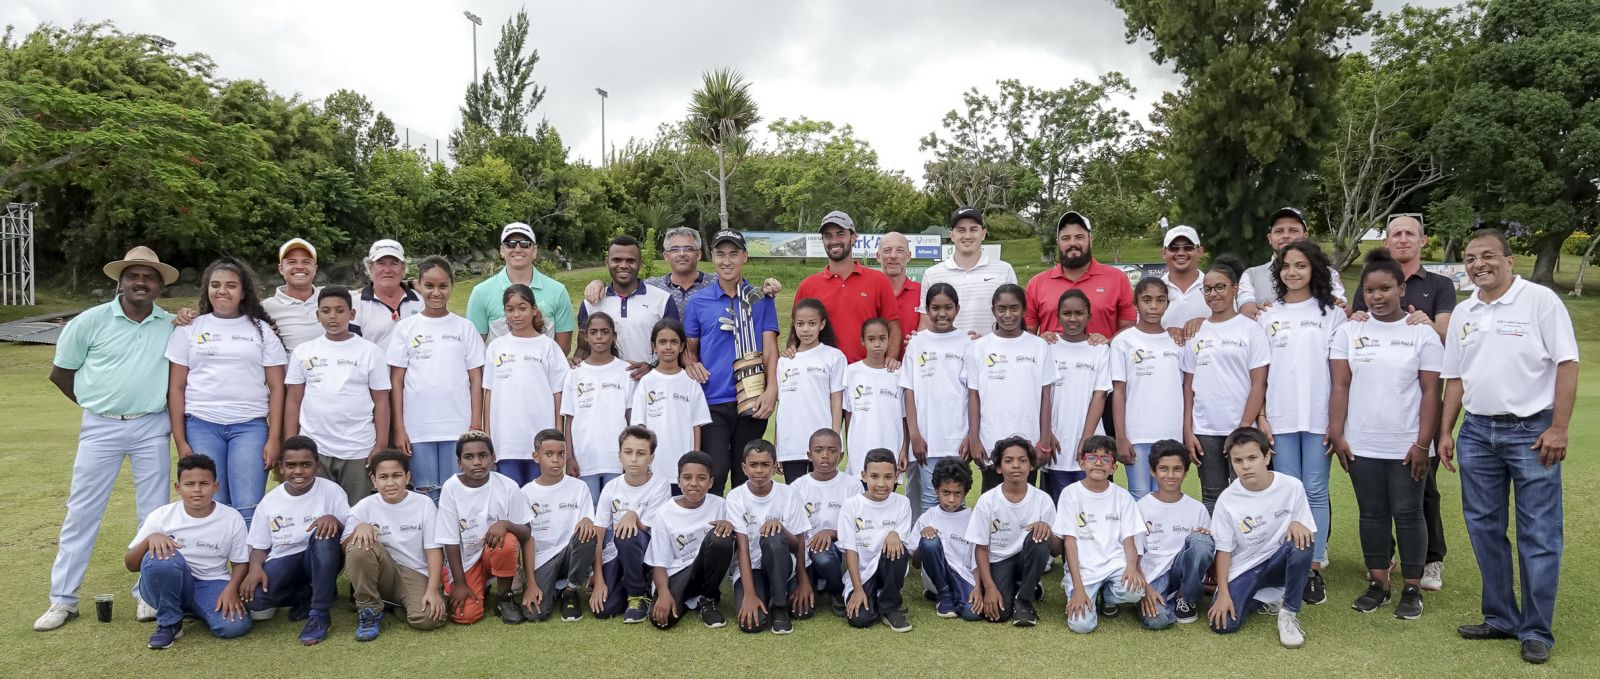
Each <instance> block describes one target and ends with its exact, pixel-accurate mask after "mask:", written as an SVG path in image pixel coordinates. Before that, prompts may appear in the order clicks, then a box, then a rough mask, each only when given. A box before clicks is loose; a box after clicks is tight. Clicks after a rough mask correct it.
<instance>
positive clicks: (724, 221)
mask: <svg viewBox="0 0 1600 679" xmlns="http://www.w3.org/2000/svg"><path fill="white" fill-rule="evenodd" d="M759 122H761V109H760V107H759V106H757V105H756V99H755V96H753V95H751V94H750V83H749V82H748V81H746V80H745V79H744V76H743V75H742V74H740V73H739V72H738V71H736V70H733V69H728V68H723V69H718V70H715V71H712V72H709V73H706V74H704V75H703V76H702V77H701V82H700V87H699V88H698V89H696V90H695V91H694V92H692V93H690V94H689V121H688V125H687V130H688V134H689V138H690V139H692V140H694V142H695V143H697V144H699V145H701V146H703V147H705V148H706V149H707V150H709V151H711V153H712V155H715V156H716V158H717V169H716V174H714V175H713V174H711V171H710V170H706V174H707V175H709V176H710V177H711V179H712V180H713V181H715V182H716V184H717V205H718V214H717V217H718V220H719V222H720V223H721V225H722V226H721V228H724V229H726V228H728V178H729V177H730V176H732V175H733V173H734V171H736V170H737V169H738V168H739V162H740V161H741V160H743V159H744V156H745V153H747V152H748V151H749V150H750V137H749V136H748V134H747V133H748V131H749V130H750V128H751V127H754V126H755V124H756V123H759Z"/></svg>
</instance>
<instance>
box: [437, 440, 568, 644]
mask: <svg viewBox="0 0 1600 679" xmlns="http://www.w3.org/2000/svg"><path fill="white" fill-rule="evenodd" d="M456 464H458V465H459V466H460V467H461V473H460V474H456V475H455V476H452V477H450V478H449V479H448V480H446V481H445V482H444V487H443V488H441V489H440V490H439V515H438V521H437V524H436V527H435V530H434V537H435V538H436V539H437V540H438V541H439V545H440V546H442V547H444V557H445V562H446V563H447V564H448V565H449V566H450V580H449V581H447V582H446V583H445V585H444V593H445V596H447V597H450V620H452V621H454V622H455V623H456V624H458V625H470V624H472V623H475V622H477V621H479V620H482V619H483V614H484V597H486V596H487V592H488V588H489V578H490V577H494V578H495V586H494V588H495V591H496V592H498V593H499V594H500V601H499V602H498V603H497V604H495V612H496V613H498V614H499V615H500V621H501V622H504V623H506V624H507V625H515V624H518V623H521V622H522V621H523V620H525V619H526V618H527V615H526V614H525V613H524V609H531V608H534V607H535V606H538V605H539V604H540V603H541V602H542V601H543V600H544V592H542V591H541V590H540V589H539V581H538V580H537V579H536V578H535V577H534V575H535V574H534V571H533V568H534V564H535V563H536V559H535V555H534V551H533V536H532V535H531V534H530V532H529V529H528V524H529V523H531V522H532V521H533V512H532V511H531V510H530V509H529V508H528V502H527V498H525V497H523V495H522V490H521V489H520V488H517V482H516V481H512V480H511V479H510V477H507V476H505V475H503V474H500V473H498V472H496V471H494V442H493V441H491V440H489V435H488V434H486V433H484V432H481V431H478V430H472V431H469V432H467V433H465V434H462V435H461V437H460V438H458V439H456ZM519 552H520V554H521V557H522V582H523V585H524V587H525V590H524V591H523V593H522V597H521V599H520V600H519V599H518V598H517V596H516V593H515V592H513V591H511V588H512V578H514V577H516V574H517V557H518V554H519Z"/></svg>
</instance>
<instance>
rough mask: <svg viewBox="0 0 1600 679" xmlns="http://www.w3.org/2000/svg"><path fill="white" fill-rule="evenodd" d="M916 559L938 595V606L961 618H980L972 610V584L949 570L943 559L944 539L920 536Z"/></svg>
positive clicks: (972, 619) (981, 617)
mask: <svg viewBox="0 0 1600 679" xmlns="http://www.w3.org/2000/svg"><path fill="white" fill-rule="evenodd" d="M917 561H919V562H920V563H921V564H922V575H923V576H924V577H925V578H926V579H927V580H928V581H929V582H930V583H932V584H933V591H934V593H935V594H937V595H938V597H939V608H941V609H943V608H948V609H950V610H954V611H955V612H956V615H959V616H961V619H963V620H969V621H977V620H982V619H983V616H981V615H978V613H977V612H976V611H974V610H972V600H971V596H972V585H970V584H968V583H967V581H966V580H965V579H963V578H962V577H961V576H960V575H957V574H956V573H955V572H954V571H952V570H950V564H949V562H947V561H945V560H944V541H943V540H941V539H939V538H922V540H921V541H920V542H918V543H917Z"/></svg>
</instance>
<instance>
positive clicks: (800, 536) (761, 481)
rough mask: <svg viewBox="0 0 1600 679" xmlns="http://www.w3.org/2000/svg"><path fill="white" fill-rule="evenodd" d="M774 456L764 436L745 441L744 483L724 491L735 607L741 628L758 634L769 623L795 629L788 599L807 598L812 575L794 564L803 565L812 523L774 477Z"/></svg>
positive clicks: (778, 630) (776, 629)
mask: <svg viewBox="0 0 1600 679" xmlns="http://www.w3.org/2000/svg"><path fill="white" fill-rule="evenodd" d="M777 456H778V451H777V450H776V449H775V448H773V446H772V444H771V443H768V442H767V441H765V440H763V439H756V440H754V441H751V442H749V443H747V444H745V447H744V460H743V461H742V462H741V464H742V465H743V466H744V475H745V482H744V484H743V485H741V486H739V487H738V488H735V489H733V490H731V491H729V492H728V519H729V520H731V521H732V522H733V529H734V538H735V540H736V541H737V543H738V550H739V552H738V569H736V570H735V571H734V572H733V607H734V610H735V611H737V613H738V617H739V630H740V631H743V632H760V631H761V630H763V629H766V628H767V627H768V626H769V625H770V627H771V628H772V633H773V634H788V633H790V632H793V631H794V623H793V621H792V619H791V618H790V615H789V610H790V605H791V602H792V601H793V600H795V599H810V598H811V576H810V574H808V573H806V569H805V568H799V569H796V568H795V565H796V564H797V563H798V564H800V565H802V566H803V565H804V564H805V558H806V552H805V549H806V541H805V534H806V531H807V530H809V529H810V528H811V521H810V519H807V518H806V512H805V508H804V507H802V506H801V505H800V496H799V495H796V494H795V492H794V489H792V488H790V487H788V486H786V485H784V484H781V483H777V482H775V481H773V480H772V477H773V475H774V474H775V473H776V472H777V466H778V460H777ZM752 542H754V546H752V544H751V543H752Z"/></svg>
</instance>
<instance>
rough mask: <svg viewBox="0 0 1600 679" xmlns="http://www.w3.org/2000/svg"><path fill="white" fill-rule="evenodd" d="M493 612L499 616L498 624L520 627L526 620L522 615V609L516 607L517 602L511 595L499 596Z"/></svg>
mask: <svg viewBox="0 0 1600 679" xmlns="http://www.w3.org/2000/svg"><path fill="white" fill-rule="evenodd" d="M494 610H495V613H498V614H499V615H500V622H503V623H505V624H507V625H520V624H522V622H523V621H524V620H527V618H526V617H525V616H523V615H522V607H521V606H518V605H517V600H516V599H515V598H513V597H512V595H511V594H502V595H500V601H499V603H496V604H495V605H494Z"/></svg>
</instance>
